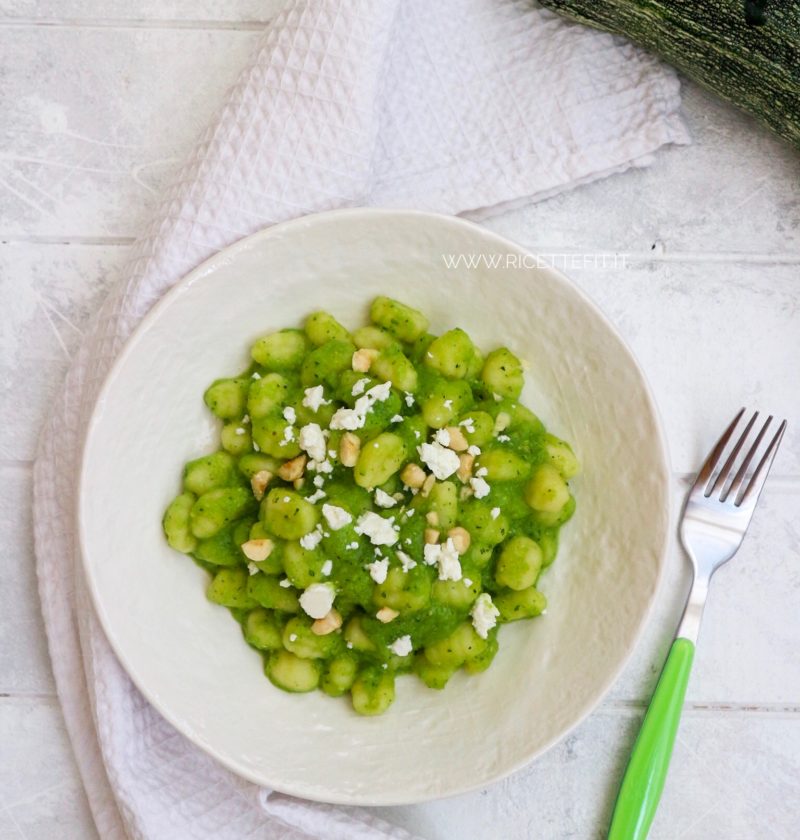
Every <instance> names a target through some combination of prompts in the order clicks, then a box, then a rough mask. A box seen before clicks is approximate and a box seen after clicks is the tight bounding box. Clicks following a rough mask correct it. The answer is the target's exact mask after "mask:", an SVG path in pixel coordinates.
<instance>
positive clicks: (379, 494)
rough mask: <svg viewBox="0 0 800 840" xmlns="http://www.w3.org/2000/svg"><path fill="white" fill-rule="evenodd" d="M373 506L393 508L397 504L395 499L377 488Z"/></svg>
mask: <svg viewBox="0 0 800 840" xmlns="http://www.w3.org/2000/svg"><path fill="white" fill-rule="evenodd" d="M375 504H376V505H377V506H378V507H382V508H393V507H394V506H395V505H396V504H397V499H395V498H394V497H393V496H390V495H389V494H388V493H387V492H385V491H384V490H381V488H380V487H379V488H378V489H377V490H376V491H375Z"/></svg>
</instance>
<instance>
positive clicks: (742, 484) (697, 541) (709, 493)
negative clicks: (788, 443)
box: [678, 409, 786, 641]
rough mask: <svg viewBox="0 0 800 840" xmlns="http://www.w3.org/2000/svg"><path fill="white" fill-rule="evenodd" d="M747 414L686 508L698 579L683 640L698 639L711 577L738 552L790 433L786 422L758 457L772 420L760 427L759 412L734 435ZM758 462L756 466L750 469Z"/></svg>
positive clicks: (709, 461)
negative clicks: (759, 499)
mask: <svg viewBox="0 0 800 840" xmlns="http://www.w3.org/2000/svg"><path fill="white" fill-rule="evenodd" d="M744 415H745V409H742V410H741V411H740V412H739V413H738V414H737V415H736V417H734V418H733V422H732V423H731V424H730V426H728V428H727V429H725V431H724V432H723V434H722V437H721V438H720V439H719V440H718V441H717V444H716V446H715V447H714V448H713V449H712V450H711V454H710V455H709V456H708V458H706V461H705V463H704V464H703V466H702V467H701V469H700V472H699V473H698V474H697V479H696V480H695V482H694V484H693V485H692V489H691V490H690V491H689V495H688V497H687V499H686V505H685V507H684V509H683V517H682V519H681V526H680V535H681V541H682V542H683V546H684V548H685V549H686V552H687V554H688V555H689V557H690V559H691V561H692V567H693V570H694V580H693V583H692V588H691V591H690V592H689V597H688V599H687V602H686V608H685V610H684V613H683V618H682V619H681V624H680V627H679V628H678V636H680V637H682V638H686V639H690V640H692V641H696V640H697V633H698V631H699V629H700V619H701V616H702V614H703V607H704V606H705V602H706V597H707V595H708V585H709V582H710V580H711V576H712V575H713V574H714V571H715V570H716V569H718V568H719V567H720V566H721V565H722V564H723V563H726V562H727V561H728V560H730V559H731V557H733V555H734V554H736V552H737V551H738V550H739V546H740V545H741V544H742V540H743V539H744V535H745V533H746V532H747V529H748V527H749V526H750V520H751V519H752V517H753V511H754V510H755V506H756V502H757V501H758V497H759V496H760V495H761V491H762V490H763V488H764V483H765V482H766V480H767V475H768V474H769V470H770V467H771V466H772V462H773V461H774V460H775V454H776V453H777V451H778V447H779V446H780V443H781V439H782V438H783V433H784V431H785V430H786V421H785V420H783V421H782V422H781V424H780V426H779V427H778V430H777V431H776V432H775V434H774V435H773V436H772V439H771V440H770V442H769V444H768V445H767V446H766V449H764V451H763V453H762V454H761V457H760V458H759V457H758V456H759V452H760V451H761V449H762V448H763V443H764V441H765V439H766V434H767V431H768V429H769V428H770V425H771V423H772V420H773V417H772V415H770V416H769V417H767V419H766V421H765V422H764V423H762V424H760V426H758V427H757V425H756V421H757V420H758V412H757V411H756V412H754V414H753V416H752V417H751V418H750V419H749V420H748V421H747V423H745V425H744V429H743V431H742V432H741V433H740V434H739V435H738V436H736V437H734V436H735V434H736V430H737V429H738V427H739V425H740V423H741V421H742V418H743V417H744ZM756 428H758V431H757V432H755V434H754V430H755V429H756ZM753 438H754V439H753ZM726 452H727V453H728V454H727V455H726ZM753 463H756V464H757V466H756V468H755V469H753V470H751V469H750V465H751V464H753ZM720 464H721V465H722V466H720Z"/></svg>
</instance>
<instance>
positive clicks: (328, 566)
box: [320, 560, 333, 577]
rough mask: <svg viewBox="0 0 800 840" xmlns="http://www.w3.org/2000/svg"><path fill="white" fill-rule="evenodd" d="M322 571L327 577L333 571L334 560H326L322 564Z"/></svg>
mask: <svg viewBox="0 0 800 840" xmlns="http://www.w3.org/2000/svg"><path fill="white" fill-rule="evenodd" d="M320 571H321V572H322V574H323V575H325V577H328V576H329V575H330V573H331V572H332V571H333V560H326V561H325V562H324V563H323V564H322V568H321V569H320Z"/></svg>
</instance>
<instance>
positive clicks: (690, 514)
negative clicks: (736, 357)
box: [608, 408, 786, 840]
mask: <svg viewBox="0 0 800 840" xmlns="http://www.w3.org/2000/svg"><path fill="white" fill-rule="evenodd" d="M744 415H745V409H744V408H743V409H742V410H741V411H740V412H739V413H738V414H737V415H736V417H734V419H733V422H731V424H730V426H728V428H727V429H726V430H725V432H724V433H723V435H722V437H721V438H720V439H719V440H718V441H717V444H716V446H715V447H714V449H713V450H712V451H711V454H710V455H709V456H708V458H707V459H706V462H705V463H704V464H703V466H702V468H701V469H700V472H699V473H698V474H697V478H696V479H695V482H694V484H693V485H692V488H691V490H690V491H689V495H688V497H687V500H686V506H685V507H684V510H683V517H682V519H681V526H680V535H681V542H682V543H683V547H684V549H685V550H686V553H687V554H688V555H689V559H690V560H691V561H692V573H693V574H692V587H691V589H690V591H689V597H688V598H687V600H686V607H685V608H684V611H683V617H682V618H681V622H680V624H679V625H678V632H677V633H676V634H675V640H674V641H673V643H672V647H671V648H670V652H669V655H668V656H667V660H666V662H665V663H664V668H663V670H662V672H661V676H660V677H659V679H658V685H657V686H656V690H655V692H654V693H653V697H652V699H651V701H650V705H649V707H648V709H647V713H646V714H645V717H644V721H643V722H642V728H641V729H640V730H639V735H638V736H637V738H636V743H635V744H634V746H633V752H632V753H631V758H630V761H629V762H628V767H627V769H626V770H625V775H624V777H623V779H622V785H621V787H620V791H619V794H618V796H617V802H616V805H615V806H614V814H613V817H612V819H611V828H610V829H609V833H608V840H644V838H646V837H647V833H648V831H649V829H650V824H651V823H652V822H653V817H654V816H655V813H656V808H657V807H658V801H659V799H660V797H661V791H662V790H663V788H664V782H665V780H666V777H667V770H668V768H669V760H670V756H671V755H672V747H673V744H674V742H675V734H676V732H677V731H678V724H679V722H680V716H681V709H682V707H683V700H684V697H685V695H686V686H687V684H688V682H689V672H690V671H691V667H692V660H693V659H694V649H695V645H696V644H697V636H698V633H699V631H700V621H701V619H702V617H703V608H704V607H705V604H706V598H707V597H708V586H709V583H710V582H711V576H712V575H713V574H714V572H715V571H716V570H717V569H718V568H719V567H720V566H722V565H723V564H724V563H727V562H728V560H730V559H731V557H733V555H734V554H736V552H737V551H738V550H739V546H741V544H742V540H743V539H744V535H745V533H746V532H747V528H748V526H749V525H750V520H751V519H752V517H753V511H754V510H755V507H756V503H757V502H758V497H759V496H760V495H761V491H762V490H763V489H764V482H765V481H766V480H767V475H768V474H769V471H770V467H771V466H772V462H773V460H774V459H775V454H776V453H777V451H778V447H779V446H780V443H781V439H782V438H783V433H784V432H785V430H786V421H785V420H784V421H782V422H781V424H780V425H779V426H778V429H777V431H776V432H775V434H774V435H773V437H772V439H771V440H770V442H769V444H768V445H767V446H766V449H764V450H763V454H762V455H761V457H760V458H758V453H759V451H760V450H761V449H762V444H763V442H764V438H765V436H766V434H767V430H768V429H769V427H770V425H771V423H772V420H773V418H772V415H770V416H769V417H768V418H767V420H766V422H765V423H764V424H763V425H762V426H761V428H760V430H759V431H758V433H757V434H756V435H755V439H754V440H752V438H753V434H752V433H753V429H754V427H755V424H756V420H757V419H758V412H757V411H756V412H755V413H754V414H753V416H752V417H751V418H750V420H749V421H748V422H747V423H746V424H745V427H744V429H743V431H742V432H741V434H740V435H739V437H738V438H737V439H736V440H735V442H733V445H732V446H729V444H731V442H732V441H733V437H734V433H735V432H736V429H737V427H738V426H739V424H740V422H741V420H742V417H744ZM751 440H752V443H751ZM726 451H727V452H728V454H727V457H725V453H726ZM723 457H724V460H723ZM757 458H758V460H756V459H757ZM753 463H755V464H756V466H755V468H753V469H751V464H753Z"/></svg>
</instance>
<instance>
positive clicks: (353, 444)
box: [339, 432, 361, 467]
mask: <svg viewBox="0 0 800 840" xmlns="http://www.w3.org/2000/svg"><path fill="white" fill-rule="evenodd" d="M360 451H361V439H360V438H359V437H358V435H354V434H353V433H352V432H345V433H344V434H343V435H342V440H341V442H340V443H339V460H340V461H341V462H342V465H343V466H345V467H354V466H355V465H356V462H357V461H358V453H359V452H360Z"/></svg>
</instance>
